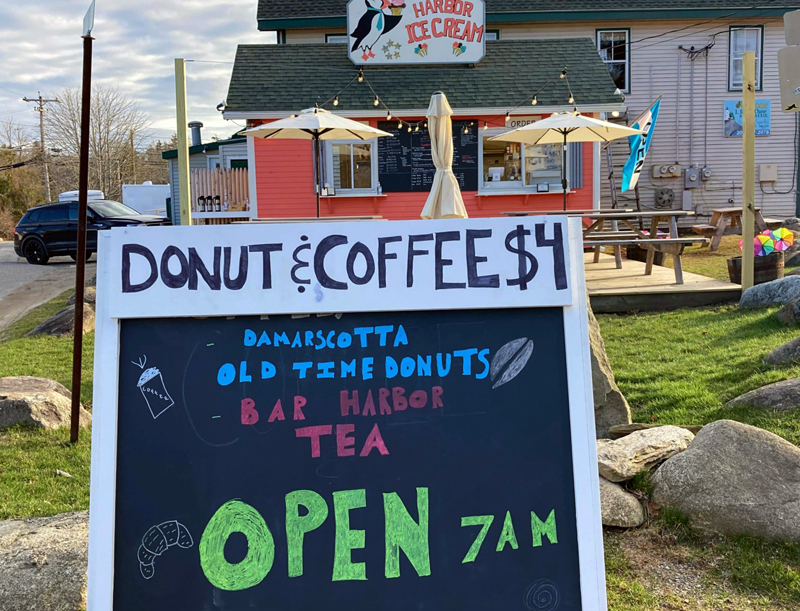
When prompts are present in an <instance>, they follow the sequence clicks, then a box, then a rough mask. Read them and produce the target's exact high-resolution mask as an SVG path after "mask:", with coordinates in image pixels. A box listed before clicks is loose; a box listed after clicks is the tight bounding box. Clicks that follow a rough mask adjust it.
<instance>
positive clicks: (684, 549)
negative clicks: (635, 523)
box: [0, 236, 800, 611]
mask: <svg viewBox="0 0 800 611" xmlns="http://www.w3.org/2000/svg"><path fill="white" fill-rule="evenodd" d="M732 237H736V236H732ZM737 250H738V247H737ZM695 258H696V259H697V261H698V265H701V264H704V265H708V266H710V265H711V264H712V259H716V260H717V261H719V260H721V261H722V262H723V265H724V256H721V255H715V256H714V257H708V256H706V255H704V254H703V253H699V254H698V255H697V256H696V257H695ZM687 259H692V257H687ZM706 259H707V261H706ZM701 261H705V263H701ZM715 265H716V263H715ZM687 269H689V267H688V266H687ZM692 271H697V272H698V273H706V274H707V275H712V274H709V273H708V272H704V271H701V270H700V269H698V268H694V269H692ZM65 299H66V295H62V296H61V297H59V298H58V299H57V300H54V301H53V302H51V303H49V304H47V305H46V306H43V307H42V308H40V309H38V310H36V311H34V312H32V313H30V314H29V315H28V316H26V317H25V318H24V319H22V320H21V321H19V322H18V323H16V324H15V325H14V326H13V327H12V328H11V329H9V330H8V332H7V333H6V334H5V335H4V337H0V377H2V376H8V375H41V376H46V377H51V378H54V379H56V380H58V381H59V382H61V383H63V384H65V385H66V386H67V387H69V385H70V368H71V355H72V350H71V346H72V344H71V340H69V339H53V338H27V337H25V333H27V332H28V331H29V330H30V329H32V328H33V327H34V326H35V325H36V324H38V323H39V322H41V321H42V320H44V319H45V318H46V317H48V316H49V315H51V314H52V313H54V312H56V311H57V310H58V309H60V308H61V306H62V305H63V303H64V301H65ZM774 311H775V310H774V309H772V310H763V311H757V312H747V313H739V312H738V311H737V310H736V308H735V307H733V306H725V307H719V308H701V309H694V310H679V311H675V312H669V313H659V314H639V315H626V316H613V315H600V316H598V319H599V321H600V327H601V330H602V333H603V337H604V339H605V342H606V348H607V351H608V354H609V358H610V359H611V364H612V366H613V368H614V372H615V374H616V378H617V382H618V383H619V386H620V388H621V389H622V391H623V392H624V393H625V394H626V396H627V398H628V401H629V402H630V404H631V408H632V410H633V415H634V420H636V421H641V422H651V421H652V422H663V423H674V424H704V423H707V422H710V421H712V420H717V419H720V418H732V419H735V420H740V421H742V422H747V423H750V424H754V425H756V426H760V427H763V428H766V429H768V430H771V431H773V432H775V433H778V434H779V435H782V436H783V437H785V438H787V439H789V440H790V441H792V442H793V443H795V444H800V425H798V418H797V417H796V416H795V415H794V414H787V413H784V414H776V413H771V412H763V411H759V410H755V409H749V408H738V409H735V410H728V409H726V408H724V403H725V401H727V400H728V399H731V398H733V397H735V396H737V395H739V394H741V393H742V392H745V391H747V390H751V389H753V388H756V387H758V386H761V385H763V384H766V383H768V382H773V381H777V380H781V379H785V378H788V377H792V376H798V375H800V365H798V366H791V367H786V368H783V369H771V368H768V367H764V366H763V365H762V364H761V359H762V358H763V356H764V355H766V354H767V353H768V352H769V351H770V350H771V349H772V348H774V347H776V346H778V345H780V344H781V343H784V342H786V341H788V340H790V339H793V338H794V337H795V336H796V335H797V332H796V331H794V330H792V329H787V328H786V327H783V326H781V325H779V324H778V323H777V322H776V321H775V319H774V316H773V313H774ZM93 343H94V335H93V334H89V335H87V336H86V337H85V346H86V352H85V371H84V376H83V383H82V389H81V396H82V399H83V401H84V404H86V405H87V406H91V382H92V369H91V362H92V349H93ZM68 437H69V434H68V432H67V431H66V430H62V431H41V430H37V429H31V428H13V429H9V430H5V431H0V519H7V518H14V517H30V516H45V515H53V514H57V513H61V512H65V511H75V510H80V509H87V508H88V504H89V463H90V438H89V434H88V432H87V431H84V432H82V434H81V441H80V443H79V444H78V445H76V446H73V445H71V444H69V443H68ZM59 469H60V470H62V471H66V472H68V473H70V474H71V475H72V476H73V477H72V478H65V477H60V476H57V475H56V470H59ZM641 479H642V478H637V480H635V481H634V482H633V483H632V484H630V485H632V486H633V485H635V486H639V489H646V487H647V482H646V481H644V482H642V481H639V480H641ZM645 479H646V478H645ZM604 539H605V555H606V565H607V566H606V579H607V583H608V599H609V608H610V609H611V611H655V610H664V611H667V610H669V611H684V610H685V611H689V610H691V611H695V610H699V611H753V610H758V611H789V610H790V609H797V608H798V607H800V547H798V546H795V545H786V544H779V543H766V542H764V541H761V540H759V539H755V538H745V537H742V538H735V539H718V538H709V537H705V536H701V535H699V534H697V533H694V532H692V531H691V529H689V528H688V527H687V526H686V525H685V524H684V523H683V521H682V520H681V517H680V516H674V515H671V514H670V513H669V512H662V514H661V515H660V516H656V517H654V518H653V519H652V520H651V522H650V525H649V527H647V528H641V529H636V530H631V531H617V530H614V529H608V530H607V531H606V532H605V535H604Z"/></svg>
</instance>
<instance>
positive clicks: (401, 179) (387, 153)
mask: <svg viewBox="0 0 800 611" xmlns="http://www.w3.org/2000/svg"><path fill="white" fill-rule="evenodd" d="M378 129H382V130H383V131H386V132H389V133H390V134H392V135H393V136H394V137H393V138H380V139H379V140H378V180H379V182H380V183H381V187H382V188H383V191H384V193H403V192H405V193H407V192H413V191H430V188H431V185H432V184H433V177H434V175H435V174H436V168H435V167H434V165H433V158H432V157H431V139H430V134H429V133H428V130H427V128H424V127H422V126H420V128H419V131H415V130H414V131H410V132H409V131H408V126H406V125H404V126H403V127H402V128H398V127H397V123H396V122H394V121H383V122H380V123H378ZM412 130H413V128H412ZM465 130H466V132H465ZM453 173H454V174H455V175H456V178H457V179H458V184H459V187H461V190H462V191H477V190H478V124H477V122H475V121H453Z"/></svg>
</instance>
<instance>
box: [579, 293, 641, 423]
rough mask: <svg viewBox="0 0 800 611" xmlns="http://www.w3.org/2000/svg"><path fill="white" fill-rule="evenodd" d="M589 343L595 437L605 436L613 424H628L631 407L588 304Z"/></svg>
mask: <svg viewBox="0 0 800 611" xmlns="http://www.w3.org/2000/svg"><path fill="white" fill-rule="evenodd" d="M589 344H590V346H591V351H592V390H593V393H594V424H595V432H596V436H597V438H598V439H599V438H602V437H608V429H609V427H611V426H614V425H616V424H630V422H631V408H630V407H629V406H628V402H627V401H626V400H625V397H624V396H623V394H622V392H621V391H620V389H619V387H617V383H616V382H615V381H614V372H613V371H612V370H611V363H609V361H608V355H606V347H605V344H604V343H603V337H602V335H600V325H598V324H597V319H596V318H595V317H594V313H593V312H592V308H591V306H590V307H589Z"/></svg>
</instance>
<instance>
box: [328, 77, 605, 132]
mask: <svg viewBox="0 0 800 611" xmlns="http://www.w3.org/2000/svg"><path fill="white" fill-rule="evenodd" d="M559 80H563V81H565V84H566V87H567V91H568V92H569V98H568V100H567V103H568V104H572V106H573V112H576V113H579V110H578V106H577V103H576V100H575V95H574V94H573V92H572V85H571V83H570V82H569V77H568V70H567V67H564V69H563V70H561V71H560V73H559V74H558V75H556V76H553V77H552V78H550V79H548V80H547V82H545V83H544V84H543V85H542V86H541V87H539V89H537V90H536V91H535V92H534V93H533V95H531V96H526V97H525V99H524V100H523V101H521V102H520V103H519V104H517V105H516V106H514V107H512V108H509V109H508V110H506V111H505V113H504V114H500V115H496V116H493V117H488V118H487V119H485V120H484V122H483V129H488V127H489V124H491V123H494V122H495V121H497V120H499V119H503V120H504V122H505V123H506V124H508V122H509V121H510V120H511V113H512V112H514V111H516V110H519V109H520V108H522V107H525V106H527V105H529V104H530V105H531V106H536V105H538V104H539V96H540V95H541V94H542V92H543V91H545V90H546V89H547V88H548V87H550V86H551V85H552V84H553V83H554V82H558V81H559ZM356 82H357V83H364V84H366V86H367V87H368V88H369V91H370V93H371V94H372V97H373V99H372V104H373V106H374V107H375V108H382V109H383V110H385V111H386V120H387V121H392V120H395V121H397V129H400V130H402V129H404V128H405V129H406V130H407V131H408V132H418V131H419V129H420V127H423V128H427V127H428V121H427V119H421V120H418V121H408V120H406V119H403V118H401V117H399V116H397V113H394V112H392V109H391V108H390V107H389V106H388V105H387V104H386V102H385V101H384V99H383V98H382V97H381V96H380V95H378V93H377V91H375V88H374V87H373V86H372V83H370V82H369V79H367V77H366V75H365V74H364V70H363V68H359V69H358V72H357V73H356V75H355V76H353V77H352V78H351V79H350V80H349V81H348V82H347V84H346V85H345V86H344V87H342V88H341V89H340V90H339V91H337V92H336V93H335V94H334V95H332V96H331V97H329V98H328V99H327V100H325V101H324V102H322V103H321V104H319V106H320V107H321V108H324V107H325V106H327V105H329V104H330V105H332V106H334V107H338V106H339V104H340V96H342V94H343V93H344V92H345V91H347V90H348V89H349V88H350V87H351V86H352V85H353V83H356ZM617 93H618V94H619V90H617ZM554 114H557V113H554ZM612 114H613V116H615V117H617V116H619V112H617V111H615V112H613V113H612ZM474 125H475V121H470V122H469V123H468V124H467V125H465V127H464V133H465V134H468V133H469V128H470V127H472V126H474Z"/></svg>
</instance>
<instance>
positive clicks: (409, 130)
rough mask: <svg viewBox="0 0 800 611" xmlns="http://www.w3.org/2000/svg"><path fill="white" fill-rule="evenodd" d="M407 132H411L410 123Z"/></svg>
mask: <svg viewBox="0 0 800 611" xmlns="http://www.w3.org/2000/svg"><path fill="white" fill-rule="evenodd" d="M408 133H409V134H410V133H411V125H410V124H409V126H408Z"/></svg>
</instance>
